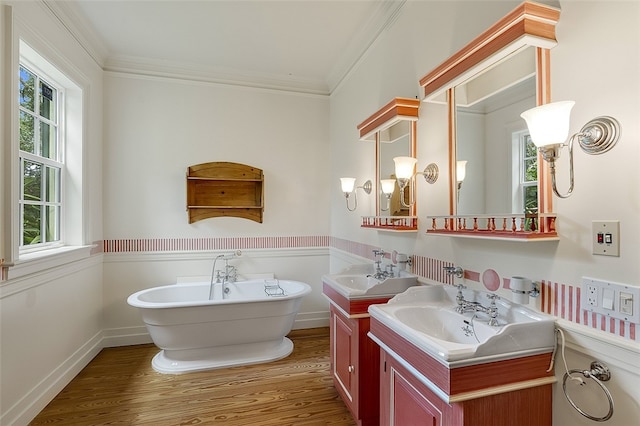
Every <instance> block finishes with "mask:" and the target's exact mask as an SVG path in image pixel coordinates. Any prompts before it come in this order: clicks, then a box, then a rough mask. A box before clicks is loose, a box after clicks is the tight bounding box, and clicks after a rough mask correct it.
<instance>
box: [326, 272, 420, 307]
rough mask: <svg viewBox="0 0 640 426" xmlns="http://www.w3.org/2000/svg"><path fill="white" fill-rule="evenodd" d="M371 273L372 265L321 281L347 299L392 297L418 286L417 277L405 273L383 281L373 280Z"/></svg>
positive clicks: (327, 277)
mask: <svg viewBox="0 0 640 426" xmlns="http://www.w3.org/2000/svg"><path fill="white" fill-rule="evenodd" d="M356 266H358V265H356ZM373 272H374V271H373V267H372V265H362V267H360V268H358V267H350V268H349V269H347V270H344V271H342V272H341V273H339V274H334V275H324V276H323V277H322V281H323V282H324V283H325V284H327V285H329V286H330V287H331V288H333V289H334V290H336V291H337V292H338V293H340V294H341V295H343V296H344V297H346V298H347V299H358V298H370V297H374V296H382V295H391V296H393V295H396V294H398V293H402V292H403V291H405V290H406V289H408V288H409V287H412V286H416V285H418V277H417V276H416V275H413V274H410V273H408V272H406V271H400V272H399V274H398V276H397V277H389V278H385V279H376V278H374V277H373V276H372V275H373Z"/></svg>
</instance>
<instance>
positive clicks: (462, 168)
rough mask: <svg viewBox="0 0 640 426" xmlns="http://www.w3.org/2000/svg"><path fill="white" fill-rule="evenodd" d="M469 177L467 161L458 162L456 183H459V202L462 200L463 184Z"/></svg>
mask: <svg viewBox="0 0 640 426" xmlns="http://www.w3.org/2000/svg"><path fill="white" fill-rule="evenodd" d="M466 176H467V160H460V161H457V162H456V181H457V183H458V200H460V188H462V182H463V181H464V178H465V177H466Z"/></svg>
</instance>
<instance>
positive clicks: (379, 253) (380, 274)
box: [372, 250, 393, 280]
mask: <svg viewBox="0 0 640 426" xmlns="http://www.w3.org/2000/svg"><path fill="white" fill-rule="evenodd" d="M385 254H387V253H386V252H385V251H384V250H374V251H373V256H374V257H375V258H376V261H375V262H374V263H375V264H376V271H375V273H374V274H373V275H372V277H373V278H375V279H377V280H384V279H385V278H388V277H392V276H393V269H391V272H389V271H388V270H387V271H383V270H382V267H381V266H382V259H383V258H384V255H385Z"/></svg>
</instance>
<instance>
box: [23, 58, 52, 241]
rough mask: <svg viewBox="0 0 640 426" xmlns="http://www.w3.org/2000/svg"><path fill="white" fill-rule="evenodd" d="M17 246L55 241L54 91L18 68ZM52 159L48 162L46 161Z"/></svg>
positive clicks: (37, 78) (32, 74) (34, 75)
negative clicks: (19, 167) (19, 195)
mask: <svg viewBox="0 0 640 426" xmlns="http://www.w3.org/2000/svg"><path fill="white" fill-rule="evenodd" d="M19 95H20V99H19V102H20V140H19V143H20V165H21V178H22V179H21V197H20V201H21V202H20V206H21V209H20V218H21V224H22V239H21V245H23V246H26V245H33V244H38V243H48V242H52V241H57V240H59V238H60V236H59V227H60V226H59V224H60V208H61V207H60V179H61V172H60V171H61V165H59V163H58V127H57V122H56V120H57V113H58V112H57V91H56V89H55V88H53V87H52V86H51V85H49V84H47V83H46V82H44V81H42V80H41V79H40V78H39V77H38V76H37V75H36V74H34V73H33V72H31V71H29V70H28V69H27V68H25V67H22V66H21V67H20V83H19ZM47 160H52V161H47Z"/></svg>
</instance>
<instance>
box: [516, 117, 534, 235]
mask: <svg viewBox="0 0 640 426" xmlns="http://www.w3.org/2000/svg"><path fill="white" fill-rule="evenodd" d="M511 139H512V142H513V151H512V152H513V157H512V159H513V171H512V174H511V175H512V188H513V206H514V210H513V212H514V213H525V214H536V213H538V151H537V149H536V146H535V144H534V143H533V142H532V141H531V136H530V135H529V131H528V130H521V131H516V132H513V133H512V135H511ZM529 222H530V220H527V221H526V227H528V226H529Z"/></svg>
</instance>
